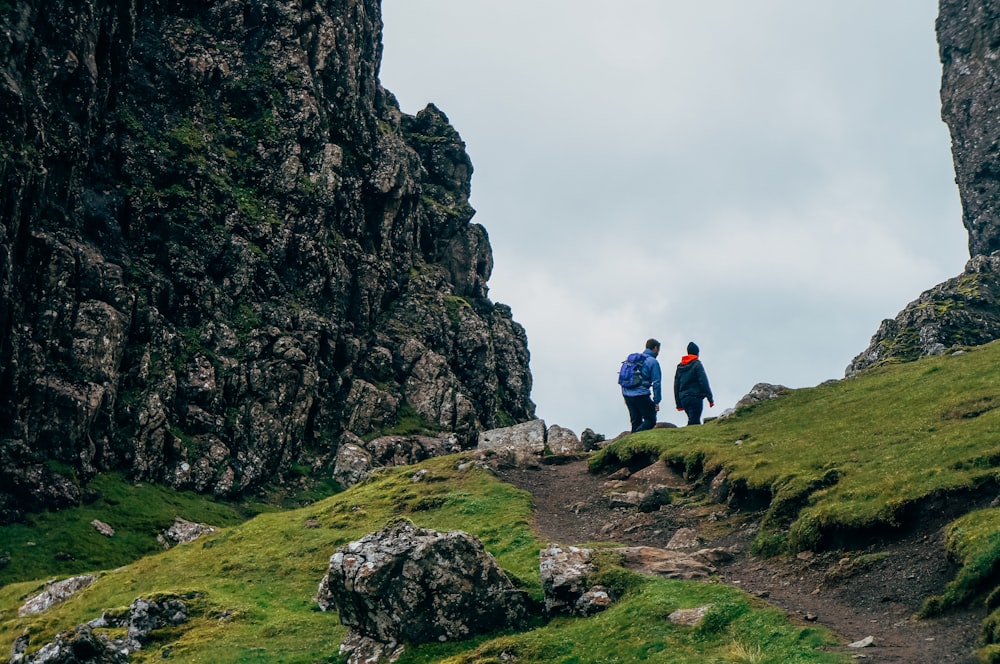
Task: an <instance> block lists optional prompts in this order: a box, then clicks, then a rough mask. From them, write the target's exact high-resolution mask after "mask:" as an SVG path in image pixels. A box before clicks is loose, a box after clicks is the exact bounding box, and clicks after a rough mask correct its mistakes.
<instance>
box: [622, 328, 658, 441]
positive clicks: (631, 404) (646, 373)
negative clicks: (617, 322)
mask: <svg viewBox="0 0 1000 664" xmlns="http://www.w3.org/2000/svg"><path fill="white" fill-rule="evenodd" d="M642 354H643V355H645V359H644V360H643V363H642V369H641V371H640V372H641V373H642V383H641V384H639V385H637V386H636V387H622V396H623V397H625V405H626V406H627V407H628V416H629V420H631V422H632V433H635V432H636V431H645V430H646V429H652V428H653V427H654V426H656V411H658V410H660V397H661V392H660V383H661V374H660V363H659V362H657V361H656V356H657V355H659V354H660V342H659V341H657V340H656V339H649V340H648V341H646V350H644V351H643V353H642ZM650 389H652V391H653V396H652V398H650V396H649V391H650Z"/></svg>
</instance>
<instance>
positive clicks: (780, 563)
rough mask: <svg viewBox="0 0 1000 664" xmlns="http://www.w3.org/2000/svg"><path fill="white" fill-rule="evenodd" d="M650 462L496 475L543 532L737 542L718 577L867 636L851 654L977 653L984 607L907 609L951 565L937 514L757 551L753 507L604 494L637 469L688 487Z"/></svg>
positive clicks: (880, 657) (633, 540)
mask: <svg viewBox="0 0 1000 664" xmlns="http://www.w3.org/2000/svg"><path fill="white" fill-rule="evenodd" d="M657 466H660V467H654V468H650V469H647V470H646V471H639V472H637V473H636V474H635V475H632V476H631V477H630V478H629V479H626V480H613V479H609V475H608V474H607V473H605V474H601V475H595V474H592V473H590V472H589V471H588V468H587V463H586V461H572V462H570V463H566V464H563V465H543V466H540V467H537V468H518V469H511V470H504V471H502V472H501V473H500V477H501V479H503V480H504V481H506V482H509V483H510V484H513V485H514V486H517V487H519V488H521V489H524V490H526V491H528V492H530V493H531V494H532V495H533V496H534V500H535V526H536V528H537V530H538V532H539V533H540V534H541V535H542V536H543V537H544V538H546V539H548V540H549V541H551V542H557V543H560V544H564V545H568V544H575V545H581V544H586V543H587V542H599V541H615V542H621V543H624V544H629V545H647V546H656V547H666V546H667V543H668V542H670V540H671V538H672V537H673V536H674V534H675V533H676V532H677V531H678V530H679V529H681V528H687V529H691V530H693V531H694V532H695V533H697V536H698V540H699V542H700V543H699V546H704V547H716V546H727V547H735V550H736V551H737V552H738V553H737V555H736V557H735V559H734V560H733V561H732V562H731V563H729V564H726V565H725V566H723V567H720V569H719V578H720V580H722V581H723V582H725V583H730V584H733V585H737V586H739V587H741V588H743V589H744V590H746V591H747V592H749V593H751V594H753V595H756V596H758V597H761V598H763V599H764V600H765V601H767V602H770V603H771V604H773V605H775V606H777V607H780V608H781V609H783V610H784V611H786V612H787V613H789V614H790V615H791V616H793V617H794V618H795V619H798V620H802V621H814V622H816V623H817V624H820V625H823V626H825V627H827V628H828V629H830V630H832V631H833V632H835V633H836V634H838V635H840V636H841V638H842V639H843V642H844V643H845V644H848V643H851V642H854V641H859V640H861V639H864V638H865V637H868V636H871V637H873V644H872V645H871V646H869V647H866V648H863V649H857V650H850V651H849V652H851V653H852V654H853V655H854V657H855V658H856V659H858V660H859V661H863V662H879V663H882V662H886V663H888V662H892V663H895V664H940V663H942V662H953V663H956V664H974V663H975V662H977V661H978V659H977V658H976V657H975V656H974V654H973V651H974V650H975V648H976V645H977V638H978V633H979V626H980V624H981V622H982V620H983V618H984V617H985V612H984V611H983V610H978V609H977V610H973V611H959V612H952V613H949V614H948V615H946V616H944V617H942V618H937V619H933V620H918V619H916V618H915V617H914V616H915V614H916V612H917V611H918V610H919V609H920V605H921V604H922V602H923V601H924V599H925V598H926V597H928V596H931V595H937V594H941V592H943V589H944V586H945V584H946V583H947V582H948V581H949V580H951V579H952V578H953V577H954V574H955V568H954V566H953V565H951V564H949V563H948V562H947V561H946V560H945V557H944V547H943V532H942V526H943V525H944V523H928V524H927V525H926V526H925V527H924V528H922V529H921V531H920V532H914V533H911V534H910V535H908V536H907V537H905V538H903V539H901V540H894V541H886V542H882V543H876V544H872V545H870V546H869V547H868V548H866V549H865V550H864V551H850V552H825V553H820V554H815V555H810V554H800V556H797V557H793V558H781V559H768V560H760V559H757V558H754V557H751V556H750V555H748V553H747V551H748V548H749V545H750V543H751V542H752V541H753V537H754V534H755V532H756V522H755V520H754V516H755V515H752V514H751V515H747V514H740V513H736V512H733V511H732V510H730V509H728V508H727V507H726V506H724V505H705V504H703V502H702V501H691V502H690V503H689V504H685V501H684V500H679V501H676V502H675V503H674V504H672V505H665V506H662V507H660V508H659V509H657V510H655V511H652V512H645V513H643V512H640V511H638V510H637V509H636V508H635V507H613V506H612V504H611V502H610V501H609V500H608V498H607V495H606V494H607V493H608V492H609V491H612V490H613V491H619V492H624V491H628V490H633V489H640V488H642V486H641V485H642V483H643V481H642V480H640V478H641V477H643V476H644V474H645V476H647V477H648V476H650V475H652V476H655V481H656V482H657V483H668V484H669V483H673V485H674V486H676V487H677V489H678V490H679V491H680V492H683V491H685V490H692V489H693V487H691V486H689V485H688V484H687V483H686V482H685V481H684V480H683V478H680V477H679V476H676V475H674V474H672V473H670V472H669V470H667V469H665V468H663V467H662V464H657ZM650 471H652V473H650ZM647 481H648V480H647ZM847 650H848V649H847V648H845V651H847Z"/></svg>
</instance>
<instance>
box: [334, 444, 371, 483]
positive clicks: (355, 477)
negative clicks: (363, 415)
mask: <svg viewBox="0 0 1000 664" xmlns="http://www.w3.org/2000/svg"><path fill="white" fill-rule="evenodd" d="M355 438H356V436H355ZM358 442H361V439H360V438H359V439H358ZM374 468H375V462H374V460H373V459H372V455H371V454H370V453H369V452H368V450H366V449H364V448H363V447H361V446H360V445H356V444H354V443H350V442H348V443H344V442H342V443H341V444H340V446H339V447H338V448H337V458H336V461H334V466H333V479H335V480H336V481H337V483H338V484H340V486H342V487H344V488H345V489H347V488H350V487H352V486H354V485H355V484H357V483H358V482H360V481H362V480H363V479H365V478H366V477H368V476H369V475H371V472H372V470H374Z"/></svg>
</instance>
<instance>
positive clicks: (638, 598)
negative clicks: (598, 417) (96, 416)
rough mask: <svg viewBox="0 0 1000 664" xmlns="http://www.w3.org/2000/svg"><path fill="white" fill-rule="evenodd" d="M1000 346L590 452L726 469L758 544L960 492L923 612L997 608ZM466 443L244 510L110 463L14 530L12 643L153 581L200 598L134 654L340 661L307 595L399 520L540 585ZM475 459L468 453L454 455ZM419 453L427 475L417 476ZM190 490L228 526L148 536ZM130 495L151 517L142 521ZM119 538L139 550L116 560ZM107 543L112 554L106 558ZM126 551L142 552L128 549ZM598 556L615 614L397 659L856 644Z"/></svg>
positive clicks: (510, 501) (607, 458) (712, 656)
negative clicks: (465, 543) (361, 478)
mask: <svg viewBox="0 0 1000 664" xmlns="http://www.w3.org/2000/svg"><path fill="white" fill-rule="evenodd" d="M998 364H1000V344H990V345H987V346H983V347H979V348H975V349H969V350H967V351H966V352H964V353H961V354H953V355H948V356H941V357H936V358H930V359H925V360H921V361H919V362H914V363H909V364H900V365H896V366H890V367H884V368H881V369H877V370H872V371H870V372H866V373H863V374H861V375H858V376H855V377H853V378H850V379H845V380H842V381H836V382H830V383H827V384H823V385H820V386H817V387H814V388H808V389H800V390H793V391H791V392H790V393H789V394H787V395H786V396H784V397H781V398H779V399H776V400H773V401H770V402H766V403H762V404H759V405H757V406H754V407H752V408H749V409H745V410H742V411H740V412H739V413H738V414H736V415H734V416H732V417H728V418H725V419H720V420H714V421H711V422H709V423H708V424H706V425H705V426H702V427H690V428H682V429H657V430H653V431H649V432H644V433H642V434H636V435H631V436H626V437H623V438H621V439H619V440H617V441H614V442H612V443H611V444H609V445H608V446H607V447H606V448H605V449H603V450H602V451H600V452H598V453H596V454H595V455H594V456H593V457H592V458H591V466H592V468H595V469H597V468H606V467H610V466H617V465H620V464H622V463H625V464H628V463H632V464H635V465H640V464H641V463H646V462H648V461H649V460H650V459H654V458H659V459H663V460H664V461H666V462H667V463H669V464H670V465H672V466H674V467H678V468H682V469H683V470H684V471H685V472H686V473H687V475H688V477H689V478H690V479H702V480H704V481H703V484H705V485H707V480H709V479H710V478H713V477H715V476H716V475H717V473H718V472H719V471H720V470H725V472H726V474H727V476H728V481H729V483H730V486H731V493H732V505H733V506H738V507H740V508H741V509H742V510H743V511H744V512H747V511H752V510H759V513H760V517H761V519H760V520H761V526H760V529H759V531H758V535H757V540H756V542H755V545H754V550H755V553H756V554H757V555H760V556H782V555H786V554H790V553H795V552H798V551H802V550H805V549H812V550H821V549H830V548H834V549H835V548H845V547H850V546H853V545H856V544H858V543H859V542H861V541H865V540H867V539H869V538H872V537H876V536H878V537H891V536H893V534H894V533H897V532H899V533H901V532H903V531H904V530H905V529H906V528H908V527H909V526H910V525H912V524H914V523H915V521H916V520H918V519H920V518H922V517H923V516H924V515H926V514H927V513H928V512H929V511H930V510H935V511H936V512H938V513H941V512H942V510H944V511H945V513H947V514H948V515H949V516H948V518H949V519H951V524H950V526H949V528H948V540H947V541H948V547H949V553H950V554H951V555H952V556H954V557H955V559H956V560H959V561H960V562H962V563H963V567H962V569H961V572H960V573H959V574H958V576H957V577H956V579H955V580H954V582H953V583H952V584H951V585H950V586H949V587H948V588H947V589H946V591H945V592H944V593H943V594H942V595H941V596H940V597H931V598H927V603H926V605H925V608H924V612H925V614H926V615H933V614H935V613H938V612H942V611H948V610H949V609H950V608H951V607H954V606H957V605H963V604H967V603H969V602H979V601H985V602H986V603H987V606H988V608H990V609H992V608H995V607H997V606H1000V592H991V591H993V588H994V587H995V586H996V584H997V572H998V570H1000V565H998V559H1000V510H997V509H993V508H990V507H989V504H990V501H991V500H992V499H993V498H994V497H996V495H997V486H998V475H997V467H996V464H997V461H998V460H1000V435H998V433H1000V410H998V408H997V407H998V406H1000V375H998V374H997V372H996V369H995V367H996V366H998ZM465 458H466V457H465V455H456V456H449V457H442V458H438V459H433V460H430V461H427V462H424V463H422V464H420V465H419V466H414V467H402V468H396V469H391V470H386V471H383V472H380V473H378V474H377V475H375V476H374V477H373V478H371V479H370V480H368V481H367V482H364V483H363V484H361V485H357V486H355V487H352V488H351V489H349V490H347V491H344V492H342V493H339V494H336V495H334V496H331V497H328V498H325V499H322V500H318V501H317V502H315V503H314V504H311V505H309V506H307V507H302V508H298V509H290V510H283V511H271V512H264V513H261V514H258V515H257V516H254V517H253V518H250V519H248V520H243V521H241V519H245V518H246V517H245V513H242V512H240V511H239V510H238V509H237V508H236V507H234V506H226V505H218V504H209V503H205V504H203V505H200V506H199V505H197V499H196V498H195V497H193V496H190V495H181V494H176V495H172V494H170V493H169V492H167V493H157V494H155V495H152V494H149V493H144V492H149V491H151V489H150V487H148V486H145V487H143V486H137V487H130V486H129V485H128V484H127V483H124V482H122V481H121V480H120V478H119V479H115V478H104V479H102V480H101V481H102V482H105V483H108V484H106V486H105V489H107V490H110V488H112V487H116V489H115V490H116V491H117V492H118V493H116V495H115V497H114V498H113V499H112V500H110V501H107V500H106V501H104V502H101V501H97V502H95V503H92V504H91V505H89V506H86V507H80V508H75V509H71V510H66V511H63V512H58V513H53V514H47V515H43V516H40V517H38V519H37V520H36V521H35V522H34V523H31V524H27V525H18V526H8V527H4V528H0V542H3V544H2V545H0V549H4V550H3V551H0V554H3V555H7V556H9V557H10V558H11V563H10V565H9V566H8V568H7V570H6V571H5V574H6V575H7V576H6V581H7V582H8V583H7V585H5V586H4V587H2V588H0V652H9V651H10V648H11V645H12V643H13V642H14V640H15V639H16V638H17V637H18V636H19V635H21V634H22V633H24V632H27V633H28V634H29V635H30V638H31V648H30V649H29V650H30V651H33V650H35V649H37V648H39V647H40V646H41V645H43V644H44V643H46V642H48V641H50V640H51V639H52V638H53V637H54V636H55V634H56V633H58V632H60V631H62V630H66V629H69V628H71V627H73V626H75V625H77V624H80V623H83V622H86V621H89V620H91V619H93V618H95V617H97V616H99V615H100V614H101V613H102V612H103V611H105V610H119V611H120V610H122V609H123V608H124V607H127V606H128V605H129V604H130V603H131V602H132V601H133V600H134V599H135V598H136V597H139V596H147V597H149V596H162V595H178V596H182V597H184V598H187V601H188V603H189V606H190V616H191V617H190V620H189V621H188V622H187V623H184V624H183V625H180V626H178V627H175V628H170V629H169V630H166V631H165V632H164V633H163V634H161V635H160V636H159V637H158V640H157V641H154V642H153V643H152V644H150V645H149V646H147V648H146V649H145V650H143V651H140V652H137V653H135V655H134V657H135V661H153V660H160V659H163V658H173V659H176V660H178V661H203V662H256V661H260V662H264V661H267V662H318V661H320V662H341V661H344V658H343V657H342V656H341V655H339V654H338V646H339V643H340V640H341V639H342V638H343V636H344V634H345V629H344V628H343V627H341V626H340V624H339V622H338V621H337V618H336V615H335V614H333V613H323V612H321V611H319V610H318V608H317V606H316V604H315V602H314V601H313V600H312V597H313V595H314V593H315V591H316V588H317V585H318V583H319V580H320V579H321V577H322V576H323V574H324V573H325V571H326V565H327V561H328V559H329V556H330V555H331V554H332V553H333V551H334V550H335V549H336V547H338V546H340V545H342V544H345V543H346V542H349V541H352V540H355V539H358V538H360V537H361V536H363V535H365V534H367V533H369V532H373V531H375V530H378V529H379V528H381V527H382V526H384V525H385V524H386V523H388V522H390V521H392V520H394V519H399V518H407V519H410V520H411V521H413V522H414V523H416V524H417V525H419V526H423V527H429V528H435V529H438V530H442V531H444V530H453V529H460V530H464V531H466V532H470V533H472V534H474V535H476V536H477V537H479V538H481V539H482V541H483V542H484V544H485V546H486V548H487V550H489V551H490V552H491V553H492V554H493V555H494V556H495V557H496V558H497V560H498V562H499V563H500V565H501V566H502V567H503V568H504V569H505V570H506V571H507V572H508V573H509V574H510V575H511V576H512V578H514V579H515V580H516V582H517V583H518V584H520V585H521V586H522V587H523V588H525V589H526V590H527V591H528V592H529V594H530V595H531V597H532V598H533V599H534V600H536V601H540V600H541V599H542V590H541V584H540V579H539V571H538V551H539V549H540V548H541V547H542V546H543V545H544V542H543V541H541V540H540V539H539V536H538V534H537V533H536V532H534V531H533V530H532V525H531V524H532V519H531V514H532V502H531V497H530V495H529V494H527V493H525V492H523V491H520V490H518V489H515V488H514V487H512V486H510V485H508V484H504V483H502V482H500V481H498V480H497V479H496V478H495V476H494V475H492V474H491V473H490V472H489V471H486V470H481V469H476V468H472V467H469V468H466V467H465V466H464V465H461V462H462V461H463V460H465ZM460 465H461V467H462V468H466V469H463V470H459V467H460ZM418 469H424V470H426V471H427V473H426V475H425V476H424V478H423V480H422V481H419V482H415V481H414V480H413V478H414V473H415V472H416V471H417V470H418ZM99 486H100V485H99ZM129 491H131V492H133V493H132V494H131V498H130V496H129V495H127V493H128V492H129ZM157 491H158V492H159V491H160V490H159V489H157ZM130 499H136V500H138V501H140V502H141V503H143V504H147V505H148V504H150V503H156V504H159V505H160V506H161V507H164V509H161V510H160V511H159V512H158V513H157V514H156V515H150V514H149V513H147V512H146V510H145V509H139V507H138V505H136V506H135V509H133V510H128V509H119V510H118V511H117V512H115V513H114V514H115V519H116V520H117V522H116V523H115V526H116V528H117V529H119V530H120V531H125V532H130V531H135V532H138V533H140V534H143V533H144V535H145V537H146V538H147V539H146V541H145V543H141V545H136V544H134V543H133V544H130V543H129V541H128V540H127V539H121V540H116V539H115V538H111V539H106V540H102V542H101V545H102V546H104V547H110V549H109V550H106V551H95V550H94V549H93V546H94V545H93V544H92V543H91V541H92V540H94V539H95V538H100V537H101V536H99V535H96V533H95V534H93V535H91V534H90V532H89V526H88V527H86V528H82V527H80V524H81V523H84V524H86V523H89V521H90V520H91V519H92V518H102V515H103V516H105V517H107V515H108V514H109V513H111V511H112V510H113V509H114V508H115V506H116V505H128V502H129V500H130ZM201 500H205V499H201ZM185 501H191V502H185ZM256 507H257V509H258V510H259V509H260V506H259V505H258V506H256ZM184 510H187V511H186V512H185V513H183V514H180V515H181V516H184V517H186V518H204V519H208V520H213V519H214V520H215V524H214V525H222V526H226V527H222V528H219V529H218V530H217V531H216V532H215V533H214V534H211V535H208V536H205V537H203V538H202V539H199V540H197V541H195V542H193V543H190V544H185V545H179V546H177V547H175V548H173V549H171V550H169V551H163V552H157V553H152V554H150V553H149V550H150V549H149V540H151V539H152V538H153V537H154V536H155V532H157V531H158V530H159V529H162V528H165V527H166V526H168V525H169V523H170V521H171V520H172V517H173V514H174V513H175V512H180V511H184ZM129 514H134V519H135V522H134V523H132V524H131V525H130V524H129V523H128V519H129ZM195 514H197V517H195V516H192V515H195ZM106 520H110V519H106ZM227 524H230V525H227ZM32 528H34V529H35V530H34V531H32ZM59 528H63V529H69V530H66V531H65V532H72V533H74V535H73V538H74V542H73V543H72V544H68V543H67V542H65V541H62V542H53V541H52V538H51V537H46V532H52V531H54V530H55V529H59ZM32 533H33V536H32ZM29 537H32V539H30V540H29V539H28V538H29ZM77 547H79V548H80V549H81V550H87V551H90V553H89V554H87V555H86V556H82V555H77V556H74V557H76V558H77V560H76V562H75V563H73V564H72V565H69V563H67V562H66V557H67V556H66V555H65V554H67V553H69V554H74V552H75V551H76V548H77ZM115 547H121V549H122V550H121V551H118V552H117V554H119V557H118V558H116V557H115V555H116V552H115V551H113V549H114V548H115ZM67 549H69V550H68V551H67ZM60 553H61V554H62V555H60ZM101 556H106V557H105V558H104V559H103V561H102V559H101ZM128 556H132V557H133V558H138V559H136V560H134V561H133V562H128V561H124V560H122V559H121V557H128ZM140 556H141V557H140ZM24 559H27V560H28V562H23V560H24ZM126 563H127V564H126ZM68 565H69V566H68ZM118 565H121V566H118ZM115 566H118V567H115ZM70 567H72V570H71V569H70ZM112 567H115V568H114V569H111V568H112ZM82 568H86V571H95V570H100V569H103V570H104V571H99V572H98V575H99V579H98V582H97V583H95V584H94V585H93V586H91V587H90V588H88V589H86V590H84V591H82V592H81V593H79V594H78V595H77V596H75V597H74V598H73V599H71V600H70V601H68V602H66V603H64V604H62V605H58V606H56V607H54V608H52V609H50V610H49V611H47V612H45V613H42V614H39V615H35V616H27V617H24V618H19V617H17V609H18V607H19V606H20V605H21V604H22V603H23V602H24V600H25V598H27V597H29V596H31V595H33V594H34V593H36V592H38V591H39V590H40V589H41V588H42V586H43V583H44V580H46V579H47V578H49V577H50V576H54V575H63V576H64V575H66V574H67V573H69V572H70V571H74V572H78V571H85V570H84V569H82ZM15 572H16V573H15ZM599 574H600V575H601V576H602V580H603V581H604V582H605V583H606V584H607V585H610V586H612V587H613V588H615V589H616V590H617V591H618V592H620V593H621V594H622V595H623V597H622V600H621V601H620V602H618V603H617V604H616V605H615V606H614V607H613V608H611V609H609V610H608V611H606V612H604V613H602V614H599V615H597V616H594V617H590V618H558V619H555V620H552V621H545V620H544V619H543V618H542V617H541V616H539V617H538V618H537V619H536V620H535V623H534V624H533V626H532V627H531V628H530V629H529V630H527V631H525V632H520V633H511V634H500V635H496V634H494V635H488V636H481V637H477V638H474V639H470V640H468V641H464V642H459V643H444V644H426V645H422V646H419V647H415V648H412V649H410V650H409V651H408V652H407V654H406V655H404V658H403V659H402V660H401V661H402V662H404V664H405V663H406V662H411V663H412V662H453V663H468V664H471V663H473V662H499V661H504V660H505V659H509V658H510V657H512V656H515V657H516V658H517V661H519V662H639V661H670V662H782V663H787V662H842V661H848V656H847V655H845V654H844V653H842V652H834V650H835V649H834V648H832V647H831V646H835V645H836V644H837V642H836V639H834V638H833V637H832V635H830V634H829V633H828V632H825V631H824V630H822V629H818V628H815V627H813V626H803V625H800V624H796V623H793V622H791V621H789V620H788V619H787V618H786V617H785V616H784V615H783V614H782V613H781V612H780V611H778V610H776V609H774V608H771V607H769V606H768V605H766V604H764V603H763V602H762V601H761V600H759V599H756V598H754V597H751V596H749V595H747V594H745V593H743V592H742V591H740V590H738V589H735V588H732V587H728V586H725V585H723V584H718V583H708V584H706V583H695V582H680V581H671V580H664V579H655V578H648V577H642V576H639V575H636V574H634V573H632V572H628V571H626V570H624V569H622V568H620V567H617V566H616V565H615V564H614V561H613V560H609V561H608V562H606V563H605V566H604V567H603V569H602V570H601V571H600V572H599ZM705 604H711V605H712V607H713V608H712V610H711V611H710V613H709V616H708V618H707V619H706V621H705V622H704V623H703V624H702V626H700V627H697V628H689V627H681V626H677V625H673V624H671V623H670V622H669V621H667V620H666V619H665V617H666V616H667V615H668V614H669V613H671V612H672V611H674V610H676V609H678V608H694V607H697V606H702V605H705ZM998 625H1000V615H997V614H995V615H992V616H990V618H988V619H987V621H986V623H985V625H984V636H985V645H984V647H983V649H982V650H981V655H982V657H983V659H984V660H986V661H992V658H995V657H996V653H995V652H994V648H995V646H993V645H991V643H992V642H993V641H997V640H1000V627H998ZM112 634H113V631H112Z"/></svg>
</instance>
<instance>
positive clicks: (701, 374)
mask: <svg viewBox="0 0 1000 664" xmlns="http://www.w3.org/2000/svg"><path fill="white" fill-rule="evenodd" d="M698 380H699V381H701V389H702V391H703V392H704V393H705V398H706V399H708V406H709V408H713V407H715V398H714V397H712V386H711V385H709V384H708V374H707V373H705V365H703V364H702V363H701V362H699V363H698Z"/></svg>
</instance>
